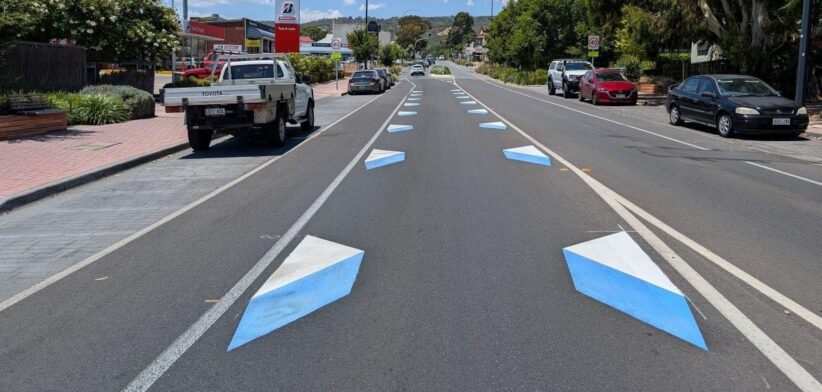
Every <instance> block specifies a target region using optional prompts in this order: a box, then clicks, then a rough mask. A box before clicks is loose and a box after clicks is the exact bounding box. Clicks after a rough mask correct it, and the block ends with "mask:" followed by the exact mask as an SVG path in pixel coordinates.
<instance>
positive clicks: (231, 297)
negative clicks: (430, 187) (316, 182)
mask: <svg viewBox="0 0 822 392" xmlns="http://www.w3.org/2000/svg"><path fill="white" fill-rule="evenodd" d="M408 82H409V83H411V85H412V86H413V87H412V88H411V89H410V90H409V91H408V93H406V94H405V97H403V99H401V100H400V103H399V104H397V107H396V108H394V111H393V112H391V115H389V116H388V118H387V119H385V122H384V123H382V125H381V126H380V128H379V129H378V130H377V132H376V133H374V136H372V137H371V139H370V140H368V142H367V143H365V145H364V146H363V147H362V149H360V151H359V152H358V153H357V155H355V156H354V158H352V159H351V161H350V162H349V163H348V165H346V166H345V168H343V170H342V171H341V172H340V173H339V174H337V177H335V178H334V180H333V181H331V183H330V184H328V187H326V188H325V190H324V191H323V193H321V194H320V196H319V197H317V199H316V200H314V203H311V206H309V207H308V209H307V210H305V212H303V214H302V215H300V217H299V218H298V219H297V221H296V222H294V224H292V225H291V227H289V228H288V230H287V231H286V232H285V234H283V236H282V237H280V239H279V240H278V241H277V242H276V243H275V244H274V246H273V247H272V248H271V249H269V250H268V252H266V253H265V254H264V255H263V257H262V258H260V260H259V261H257V263H256V264H254V266H253V267H251V269H250V270H249V271H248V272H247V273H246V274H245V275H244V276H243V277H242V278H241V279H240V281H238V282H237V283H236V284H234V286H233V287H232V288H231V290H229V291H228V292H227V293H226V294H225V295H223V297H222V298H220V302H218V303H217V304H216V305H214V306H213V307H212V308H211V309H209V310H208V311H207V312H206V313H204V314H203V315H202V316H200V318H199V319H198V320H197V321H196V322H195V323H194V324H192V325H191V326H190V327H189V328H188V329H187V330H186V331H185V332H183V334H182V335H180V336H179V337H177V339H175V340H174V342H173V343H171V345H170V346H168V348H166V349H165V350H164V351H163V352H162V353H161V354H160V355H159V356H158V357H157V358H155V359H154V361H152V362H151V364H149V365H148V366H146V368H145V369H143V371H141V372H140V374H138V375H137V377H136V378H134V380H132V381H131V382H130V383H129V384H128V386H127V387H126V388H125V389H123V391H127V392H136V391H146V390H148V389H149V388H151V386H152V385H153V384H154V383H155V382H156V381H157V380H159V379H160V377H162V375H163V374H164V373H165V372H166V371H167V370H168V369H169V368H171V366H172V365H173V364H174V363H175V362H177V360H178V359H180V357H182V356H183V354H185V352H186V351H187V350H188V349H189V348H191V346H193V345H194V343H195V342H196V341H197V339H199V338H200V337H201V336H203V334H205V332H206V331H208V329H209V328H211V326H212V325H214V323H215V322H217V320H218V319H219V318H220V317H222V315H223V314H224V313H225V312H226V311H227V310H228V308H230V307H231V306H232V305H233V304H234V302H236V301H237V299H238V298H240V296H241V295H242V294H243V293H244V292H245V291H246V290H248V288H249V287H251V285H252V284H253V283H254V281H255V280H257V278H258V277H259V276H260V275H261V274H262V273H263V271H265V269H266V268H268V267H269V266H270V265H271V263H272V262H274V259H276V258H277V256H278V255H279V254H280V252H282V251H283V249H285V247H287V246H288V244H289V243H290V242H291V241H292V240H294V238H295V237H297V235H298V234H299V233H300V230H302V229H303V227H305V225H306V224H307V223H308V221H309V220H311V218H312V217H313V216H314V214H316V213H317V211H319V209H320V208H321V207H322V206H323V204H325V202H326V201H327V200H328V198H329V197H330V196H331V194H332V193H334V190H336V189H337V187H338V186H339V185H340V183H342V181H343V180H344V179H345V177H346V176H348V173H350V172H351V170H352V169H353V168H354V166H355V165H356V164H357V163H358V162H359V161H360V159H362V157H363V155H365V153H366V151H368V149H369V148H371V146H372V145H373V144H374V142H375V141H376V140H377V138H378V137H379V136H380V134H381V133H382V131H383V130H384V129H385V127H387V126H388V123H389V122H390V121H391V119H392V118H394V115H395V114H397V111H399V110H400V107H402V104H403V102H405V98H408V95H409V94H410V93H411V91H413V89H414V88H416V87H417V85H416V84H414V82H411V81H410V80H409V81H408ZM369 103H370V101H369Z"/></svg>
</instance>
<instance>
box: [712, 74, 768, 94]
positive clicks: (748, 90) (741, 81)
mask: <svg viewBox="0 0 822 392" xmlns="http://www.w3.org/2000/svg"><path fill="white" fill-rule="evenodd" d="M716 84H717V85H718V86H719V91H720V92H721V93H722V95H725V96H728V97H749V96H756V97H774V96H777V95H779V94H777V93H776V90H774V89H773V88H771V86H768V85H767V84H766V83H765V82H763V81H761V80H759V79H755V78H734V79H718V80H717V81H716Z"/></svg>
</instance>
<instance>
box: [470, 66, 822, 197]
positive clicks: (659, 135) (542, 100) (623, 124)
mask: <svg viewBox="0 0 822 392" xmlns="http://www.w3.org/2000/svg"><path fill="white" fill-rule="evenodd" d="M476 79H477V80H481V81H483V82H485V83H488V84H490V85H492V86H494V87H497V88H501V89H503V90H506V91H510V92H512V93H514V94H519V95H522V96H524V97H528V98H531V99H533V100H536V101H540V102H545V103H547V104H549V105H554V106H557V107H561V108H563V109H567V110H570V111H572V112H577V113H580V114H583V115H586V116H589V117H593V118H597V119H600V120H603V121H608V122H610V123H614V124H618V125H622V126H623V127H628V128H631V129H634V130H637V131H640V132H644V133H647V134H649V135H654V136H657V137H660V138H663V139H665V140H670V141H672V142H675V143H679V144H683V145H686V146H688V147H693V148H696V149H698V150H702V151H709V150H710V149H708V148H705V147H701V146H697V145H696V144H691V143H688V142H685V141H682V140H679V139H676V138H672V137H670V136H665V135H662V134H659V133H656V132H652V131H649V130H647V129H642V128H639V127H635V126H633V125H629V124H625V123H621V122H619V121H616V120H611V119H609V118H605V117H601V116H597V115H596V114H591V113H588V112H585V111H582V110H578V109H574V108H572V107H569V106H565V105H560V104H558V103H556V102H551V101H548V100H546V99H542V98H537V97H535V96H532V95H528V94H525V93H523V92H521V91H517V90H513V89H510V88H508V87H504V86H500V85H498V84H496V83H492V82H490V81H488V80H485V79H482V78H476ZM660 125H665V124H660ZM765 152H768V151H765ZM768 153H769V154H771V152H768ZM745 163H747V164H749V165H753V166H756V167H758V168H760V169H765V170H770V171H772V172H774V173H779V174H782V175H786V176H788V177H792V178H795V179H797V180H801V181H805V182H809V183H811V184H814V185H819V186H822V182H819V181H814V180H811V179H809V178H805V177H802V176H798V175H796V174H791V173H788V172H785V171H782V170H778V169H774V168H772V167H769V166H765V165H762V164H758V163H754V162H749V161H745Z"/></svg>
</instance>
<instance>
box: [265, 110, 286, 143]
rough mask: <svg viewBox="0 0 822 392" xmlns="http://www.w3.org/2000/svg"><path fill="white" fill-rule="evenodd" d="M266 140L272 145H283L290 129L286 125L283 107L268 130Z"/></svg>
mask: <svg viewBox="0 0 822 392" xmlns="http://www.w3.org/2000/svg"><path fill="white" fill-rule="evenodd" d="M266 131H267V132H266V135H265V136H264V137H265V142H266V144H267V145H269V146H271V147H282V145H283V144H285V139H286V138H287V137H288V130H287V129H286V127H285V116H284V113H283V109H282V108H280V110H278V111H277V118H276V119H275V120H274V123H273V124H271V125H270V126H269V127H268V129H267V130H266Z"/></svg>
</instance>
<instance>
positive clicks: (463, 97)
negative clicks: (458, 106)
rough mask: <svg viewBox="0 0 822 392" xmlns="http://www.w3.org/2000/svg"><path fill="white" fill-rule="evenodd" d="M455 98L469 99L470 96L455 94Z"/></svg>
mask: <svg viewBox="0 0 822 392" xmlns="http://www.w3.org/2000/svg"><path fill="white" fill-rule="evenodd" d="M457 99H471V97H469V96H467V95H463V96H457Z"/></svg>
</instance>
